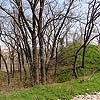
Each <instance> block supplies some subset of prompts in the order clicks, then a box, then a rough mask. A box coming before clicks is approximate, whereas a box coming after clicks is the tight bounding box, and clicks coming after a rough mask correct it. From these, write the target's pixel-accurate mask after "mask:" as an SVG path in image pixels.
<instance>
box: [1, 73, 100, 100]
mask: <svg viewBox="0 0 100 100" xmlns="http://www.w3.org/2000/svg"><path fill="white" fill-rule="evenodd" d="M88 77H89V76H88ZM86 78H87V77H81V78H79V79H77V80H71V81H68V82H64V83H55V84H51V85H45V86H39V87H34V88H28V89H22V90H19V91H18V90H17V91H12V92H10V93H6V94H4V93H1V94H0V100H57V99H58V98H67V99H68V100H70V98H72V97H73V96H75V95H77V94H85V93H90V92H94V91H100V72H98V73H96V74H95V75H94V76H93V77H92V78H91V80H89V81H86V82H82V83H81V80H83V79H85V80H86Z"/></svg>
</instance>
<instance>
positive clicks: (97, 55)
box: [59, 42, 100, 67]
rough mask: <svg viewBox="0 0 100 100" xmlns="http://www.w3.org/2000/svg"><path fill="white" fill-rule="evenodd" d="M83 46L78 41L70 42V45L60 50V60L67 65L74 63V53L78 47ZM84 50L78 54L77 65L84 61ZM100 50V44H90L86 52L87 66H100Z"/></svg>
mask: <svg viewBox="0 0 100 100" xmlns="http://www.w3.org/2000/svg"><path fill="white" fill-rule="evenodd" d="M80 46H81V44H80V43H78V42H76V43H74V44H70V45H69V46H68V47H66V48H63V49H62V50H60V53H59V61H61V62H62V63H63V64H65V65H73V62H74V55H75V52H76V51H77V50H78V48H79V47H80ZM82 51H83V50H81V51H80V52H79V54H78V59H77V64H76V65H77V66H81V62H82ZM99 59H100V51H99V49H98V46H96V45H92V44H90V45H88V46H87V49H86V54H85V66H86V67H92V66H96V67H100V60H99Z"/></svg>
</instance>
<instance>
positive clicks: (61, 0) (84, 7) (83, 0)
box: [0, 0, 88, 49]
mask: <svg viewBox="0 0 100 100" xmlns="http://www.w3.org/2000/svg"><path fill="white" fill-rule="evenodd" d="M1 1H3V0H0V2H1ZM5 1H7V0H5ZM58 1H59V3H63V1H64V0H58ZM86 1H88V0H82V2H81V5H82V6H81V7H82V8H80V9H82V11H83V12H86V8H87V7H86V4H85V3H84V2H86ZM0 45H1V47H2V49H4V48H5V47H6V46H5V45H4V43H2V42H1V41H0Z"/></svg>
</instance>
